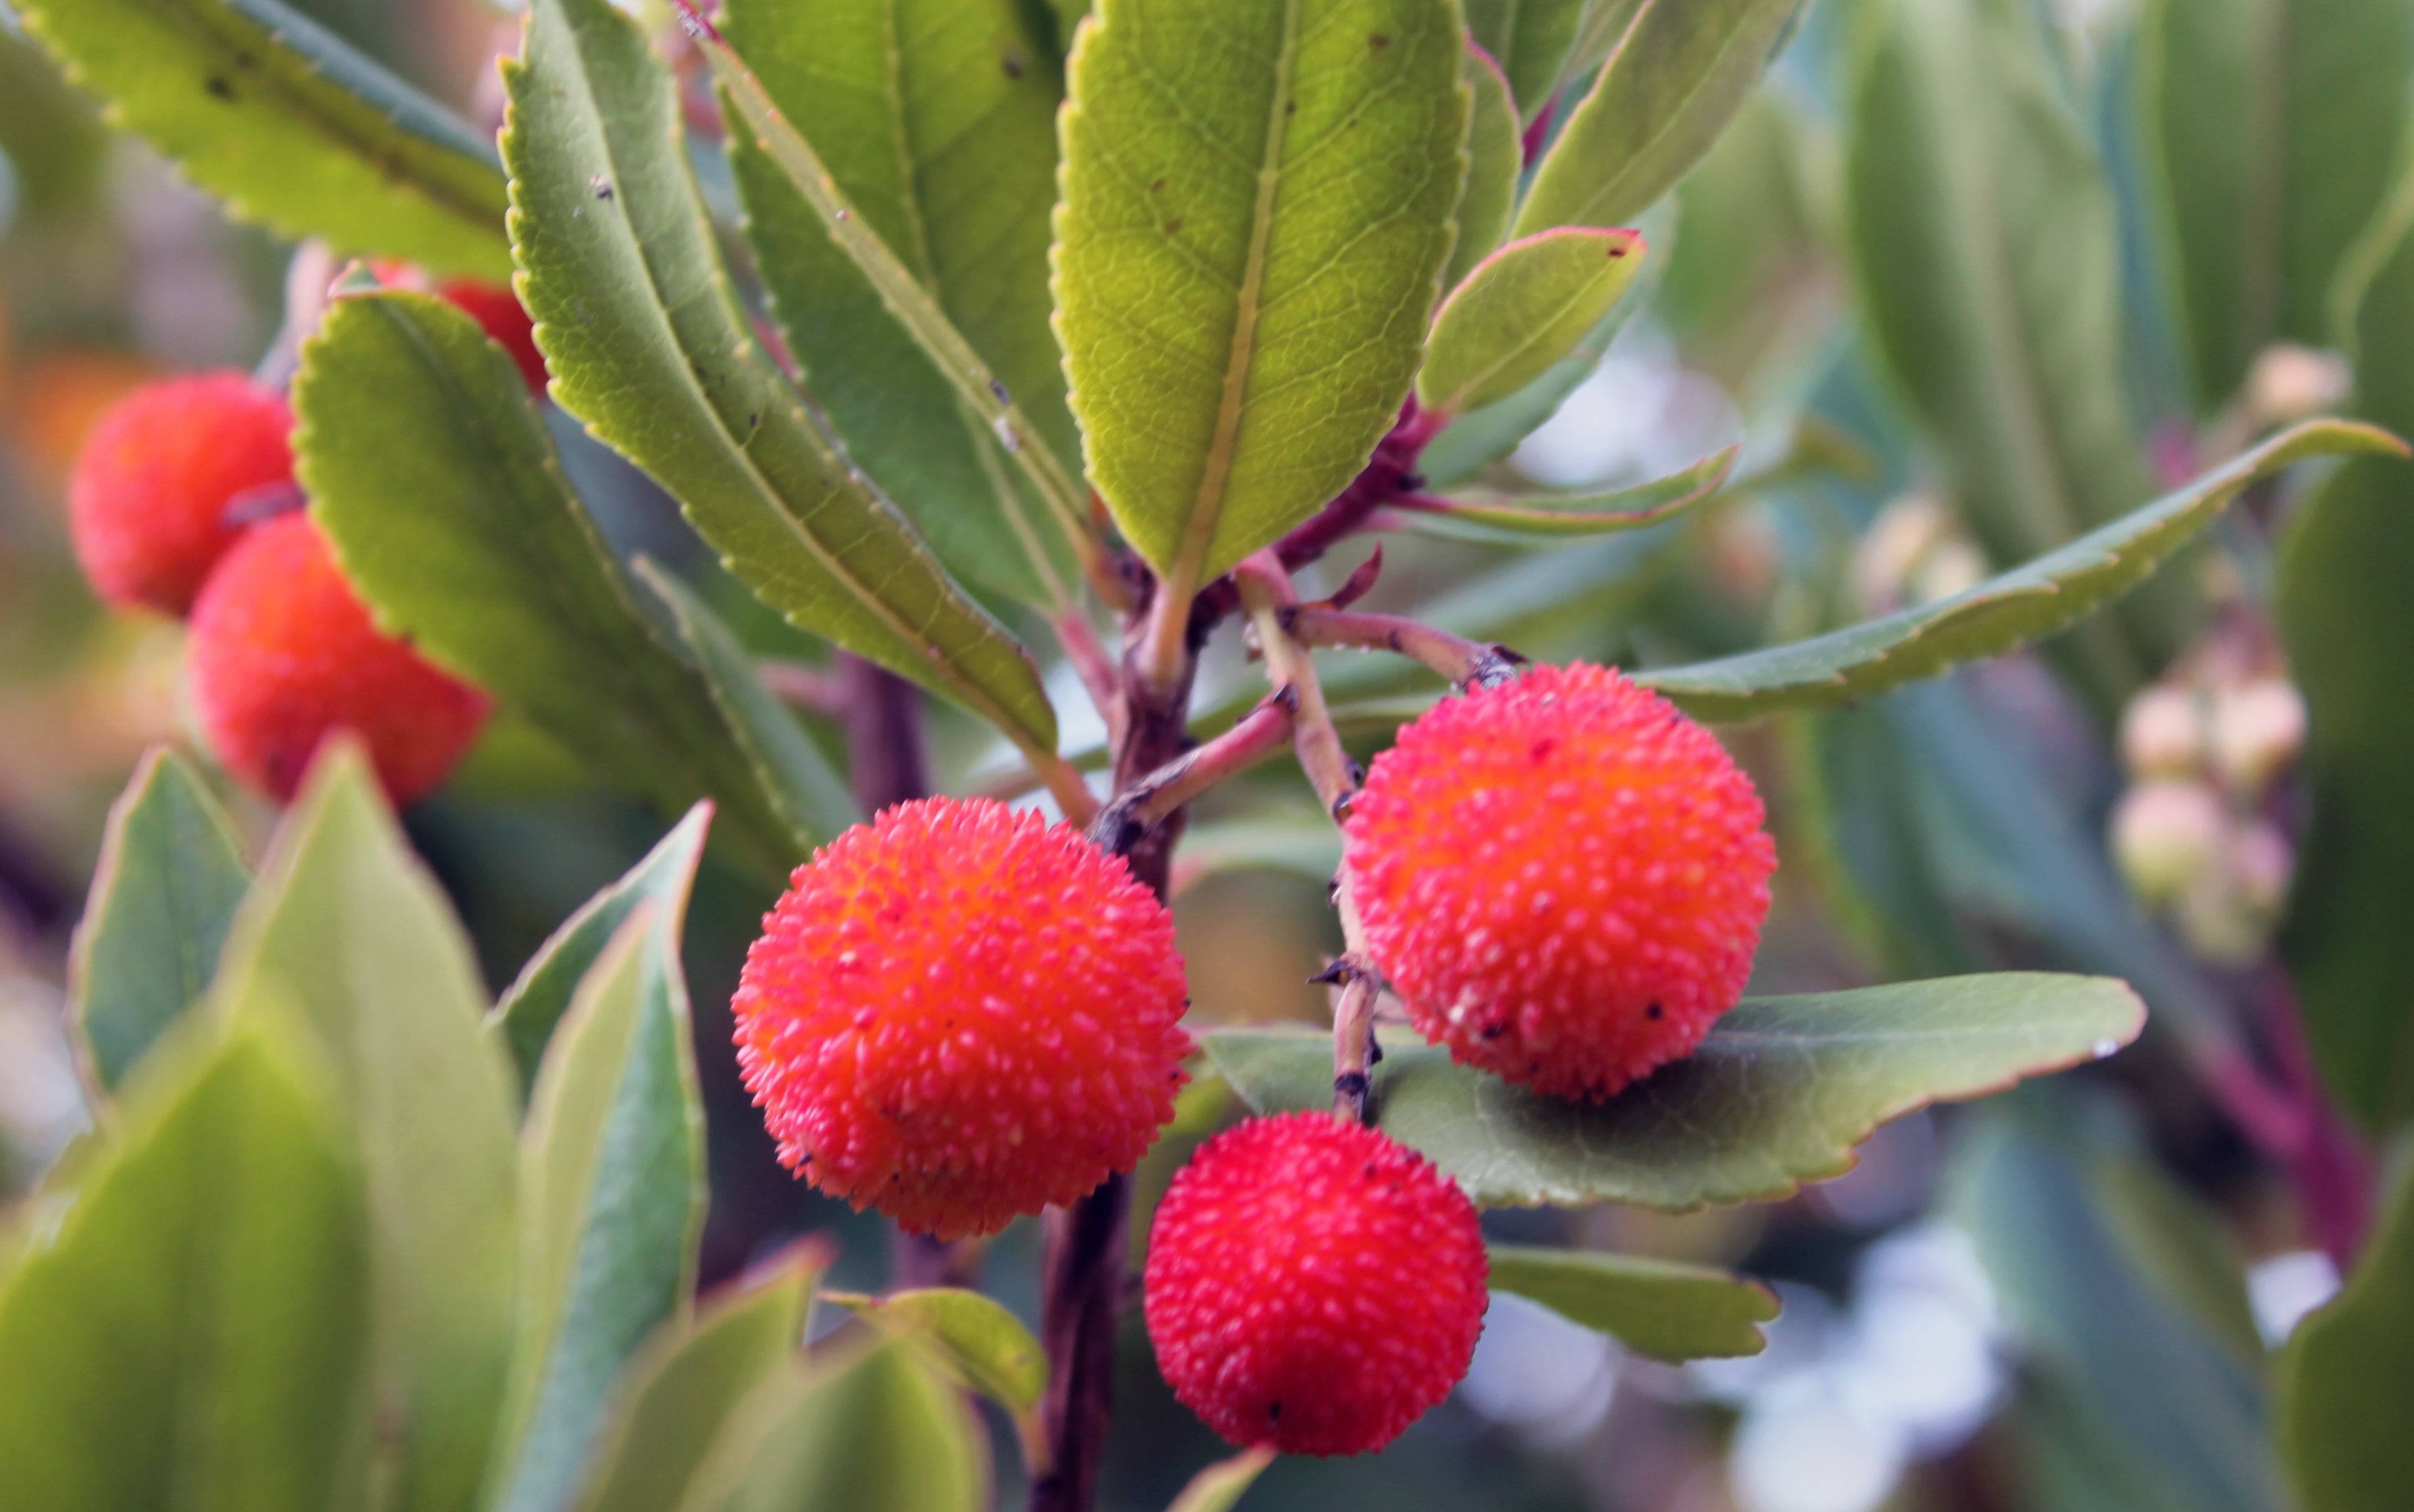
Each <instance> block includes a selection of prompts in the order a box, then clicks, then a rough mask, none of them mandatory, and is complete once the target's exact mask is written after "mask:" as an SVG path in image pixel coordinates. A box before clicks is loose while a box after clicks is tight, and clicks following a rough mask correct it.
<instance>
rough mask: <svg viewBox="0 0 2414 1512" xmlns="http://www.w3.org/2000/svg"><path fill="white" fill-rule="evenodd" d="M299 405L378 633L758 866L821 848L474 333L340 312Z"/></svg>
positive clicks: (349, 305)
mask: <svg viewBox="0 0 2414 1512" xmlns="http://www.w3.org/2000/svg"><path fill="white" fill-rule="evenodd" d="M293 403H294V411H295V413H296V415H297V416H298V418H299V421H300V426H299V428H298V430H297V431H296V433H295V438H294V439H295V448H296V451H297V453H298V455H299V462H298V470H299V473H300V476H301V479H302V483H303V486H304V487H305V488H306V489H307V490H308V491H309V494H310V500H311V503H310V512H311V516H312V518H314V519H316V520H317V521H318V522H319V524H320V528H321V529H323V530H324V531H326V533H327V538H328V540H329V541H330V542H331V543H332V544H333V546H334V548H335V555H336V557H337V559H338V560H339V561H341V562H342V563H343V568H344V576H346V577H347V578H348V579H350V582H351V583H352V585H353V587H355V588H356V589H358V590H359V591H360V593H361V595H362V597H364V598H365V599H366V600H367V601H368V602H369V604H370V605H371V606H372V607H373V608H374V609H375V611H376V612H377V614H378V616H379V619H380V622H381V623H382V624H384V625H385V626H386V627H387V628H389V629H392V630H397V631H399V632H401V633H403V634H406V635H408V636H410V638H411V639H412V641H413V642H414V643H415V644H417V645H418V646H419V647H420V648H421V649H422V650H423V651H425V652H426V653H427V654H428V655H429V656H431V657H433V658H434V659H435V660H437V661H439V662H441V663H443V664H444V665H445V666H448V667H450V668H452V669H453V670H454V671H456V672H458V673H460V674H461V675H462V676H464V677H466V678H468V679H469V680H470V681H474V682H476V683H477V684H478V685H479V686H481V687H483V688H484V689H486V690H487V691H488V692H490V693H492V694H494V695H495V696H497V697H498V698H499V699H501V700H502V701H503V702H504V703H506V704H508V705H509V706H510V707H512V708H514V709H515V710H517V711H520V712H521V713H523V714H525V715H527V716H528V718H529V721H530V722H531V723H533V724H535V725H536V726H538V727H539V728H541V729H543V730H544V731H545V732H546V733H547V734H549V735H551V736H552V737H553V738H554V739H555V740H556V741H559V743H560V745H561V746H562V747H563V748H564V749H565V750H568V751H571V752H573V753H574V754H575V755H577V756H579V757H581V758H582V759H584V760H585V761H586V762H587V763H588V764H589V766H590V767H591V768H593V769H594V771H596V772H597V773H598V775H600V776H602V777H603V778H605V779H606V780H608V781H611V782H613V783H615V784H617V785H618V786H623V787H626V788H628V789H630V790H632V791H634V792H637V793H639V794H642V795H644V796H645V797H646V798H647V799H648V800H649V801H651V802H652V803H653V804H654V805H655V806H656V807H657V808H659V809H661V810H662V811H663V812H665V813H678V812H679V811H680V810H682V809H684V808H686V807H687V806H688V805H689V804H691V803H693V802H694V801H695V800H696V799H697V798H698V797H700V796H704V795H710V796H711V797H712V798H713V799H715V800H717V801H719V802H720V803H722V804H723V805H724V806H725V807H726V808H727V810H728V813H729V820H730V822H729V824H728V825H727V826H726V828H727V830H728V831H729V832H730V833H731V835H732V836H733V837H735V838H736V839H738V840H739V841H740V842H742V843H746V844H749V845H751V846H753V849H754V850H755V852H756V854H757V855H758V856H759V857H760V858H761V859H762V860H763V861H765V862H766V863H767V864H769V865H772V866H776V867H781V868H784V867H786V866H791V865H794V864H795V863H796V862H797V861H799V860H801V859H802V858H803V856H804V855H805V853H806V852H808V851H810V850H811V849H812V846H813V843H814V842H815V841H816V840H818V839H822V838H826V837H827V831H822V830H819V829H817V828H816V827H815V826H813V825H812V823H811V822H809V821H808V820H806V819H805V818H804V817H803V816H799V815H797V814H795V813H794V812H792V811H791V810H789V809H788V808H787V807H785V806H784V805H783V803H782V794H781V793H780V792H779V791H778V789H777V788H776V787H774V786H771V785H769V784H768V783H767V782H766V780H765V778H764V776H763V775H762V774H761V773H760V772H759V771H758V770H757V769H756V767H755V766H754V765H753V763H752V762H750V761H749V760H748V759H747V756H746V753H745V752H744V751H743V750H742V749H741V747H740V737H739V736H738V734H737V733H736V732H735V731H733V729H732V727H731V722H730V721H728V720H726V719H725V718H724V717H723V711H722V710H721V708H720V706H719V705H718V704H716V702H715V701H714V697H713V693H712V690H711V687H710V685H709V683H708V681H707V680H706V678H705V677H703V676H702V675H700V674H699V673H698V672H697V670H696V669H695V668H694V667H693V666H690V665H689V664H688V663H687V662H686V661H683V660H681V658H680V657H679V656H678V654H677V653H675V652H674V651H672V650H671V648H670V647H669V646H668V645H666V644H664V642H663V637H662V636H661V635H660V633H658V632H657V631H656V630H655V628H654V626H653V625H652V624H650V623H648V621H647V620H646V618H645V616H644V614H643V613H642V612H641V611H640V610H639V608H638V606H637V605H636V602H635V601H634V599H633V597H632V596H631V593H630V589H629V583H628V580H627V578H626V576H624V575H623V574H622V572H621V570H620V566H619V563H618V561H616V560H615V559H614V558H613V556H612V553H611V550H610V548H609V547H608V546H605V545H604V542H603V536H602V534H601V533H600V532H598V531H597V530H596V528H595V523H594V521H593V519H592V518H591V517H590V516H589V515H588V513H587V510H586V508H585V506H584V505H582V504H581V503H580V502H579V500H578V497H577V495H576V494H575V493H574V492H573V491H572V490H571V487H570V483H569V480H568V479H567V478H565V477H564V476H563V474H562V471H561V462H560V458H559V457H558V456H557V455H556V454H555V452H554V447H553V442H552V439H551V438H550V437H548V436H547V435H546V434H545V429H544V421H543V420H542V419H541V418H540V416H539V415H538V412H537V410H536V408H535V406H533V405H531V404H530V403H529V401H528V398H527V397H526V385H525V383H524V382H522V381H521V378H520V374H519V369H518V368H517V367H514V365H513V363H512V361H511V359H510V358H509V357H507V356H506V355H505V354H504V353H503V352H502V350H501V349H500V348H499V347H497V346H496V345H495V344H494V343H493V342H492V341H489V340H488V339H486V337H485V335H484V332H482V331H481V330H480V329H479V328H478V326H477V324H476V322H472V321H471V320H470V319H469V316H467V315H465V314H463V313H462V312H461V311H459V310H458V309H455V308H454V307H453V306H451V305H449V304H447V303H445V302H444V301H443V300H440V299H436V298H433V297H431V296H429V295H425V294H413V293H398V292H397V293H380V294H372V295H347V296H346V297H343V298H340V299H338V300H336V301H335V304H334V305H333V307H331V308H329V310H328V311H327V315H326V319H325V322H324V323H323V324H322V325H321V326H320V333H319V335H318V336H317V337H314V338H313V339H312V340H310V341H308V342H306V343H305V345H304V347H303V349H302V366H301V371H300V373H299V374H298V376H297V377H296V378H295V380H294V384H293Z"/></svg>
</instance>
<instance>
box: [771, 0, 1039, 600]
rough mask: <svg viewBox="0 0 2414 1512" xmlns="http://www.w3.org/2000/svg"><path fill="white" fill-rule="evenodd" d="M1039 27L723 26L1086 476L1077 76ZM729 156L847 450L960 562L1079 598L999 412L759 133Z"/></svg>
mask: <svg viewBox="0 0 2414 1512" xmlns="http://www.w3.org/2000/svg"><path fill="white" fill-rule="evenodd" d="M1035 20H1036V18H1034V17H1032V16H1031V15H1030V14H1029V12H1028V11H1027V10H1026V9H1025V7H1023V5H1021V3H1020V0H973V3H972V4H969V5H967V4H964V3H962V0H842V3H840V4H834V5H823V6H821V7H818V8H816V9H815V11H814V12H813V19H812V25H811V26H800V25H798V24H797V14H796V7H794V6H793V5H789V4H786V3H784V0H733V3H731V4H730V5H728V6H727V7H725V11H724V20H723V25H724V27H725V28H726V30H727V34H728V37H729V40H730V44H731V46H733V47H734V48H736V49H737V51H738V53H739V54H740V55H741V56H743V57H744V58H745V60H746V62H747V64H748V65H749V66H751V67H752V68H753V71H754V75H755V77H756V78H757V79H759V80H760V81H761V82H762V86H763V89H764V92H765V93H766V94H767V95H768V97H770V99H771V101H772V103H773V104H775V105H776V106H777V107H778V108H779V110H780V112H781V113H782V115H784V116H786V117H787V119H788V120H789V121H791V122H792V123H794V125H795V127H796V128H797V131H798V132H800V133H801V134H802V135H803V137H804V139H805V140H806V141H807V142H811V143H812V146H813V149H814V151H815V153H816V154H817V155H818V157H820V159H821V162H822V164H823V165H824V166H825V167H826V168H827V170H828V171H829V172H830V175H831V177H832V178H833V179H835V180H836V182H837V187H838V190H839V192H840V193H841V194H842V195H843V196H844V197H845V201H846V203H847V204H848V206H849V207H850V209H851V210H852V212H853V215H854V217H858V218H859V219H860V222H861V224H862V225H863V226H864V227H866V228H868V229H869V231H870V232H872V234H873V235H875V236H877V237H878V238H879V239H880V240H881V242H882V243H883V244H885V246H886V247H887V249H888V250H889V251H890V252H891V253H893V254H894V255H895V258H896V261H897V262H900V263H901V264H902V267H903V270H904V272H905V273H906V274H908V275H910V276H911V277H912V278H913V280H914V281H915V282H916V284H917V285H918V286H919V288H920V289H921V291H923V292H926V293H927V295H928V297H929V298H930V299H931V302H932V303H933V304H935V305H936V307H937V308H938V310H939V311H940V313H941V314H942V316H943V317H944V318H945V319H946V320H947V321H948V322H952V323H953V324H954V326H955V327H956V329H957V330H959V331H961V333H962V334H963V337H964V339H965V340H966V341H968V342H969V343H970V344H971V346H972V348H973V349H974V350H975V351H976V352H978V353H979V355H980V357H981V358H982V359H984V360H985V361H986V363H987V364H988V366H989V367H990V368H991V370H993V371H994V372H995V373H996V375H997V379H998V382H1001V383H1003V384H1005V385H1006V391H1007V392H1009V393H1011V394H1012V395H1013V396H1014V397H1015V399H1016V401H1017V403H1018V404H1019V405H1020V407H1021V411H1022V412H1023V414H1024V415H1026V416H1027V417H1029V419H1030V422H1031V424H1032V425H1033V426H1034V427H1036V431H1037V436H1036V438H1035V439H1036V442H1038V443H1039V444H1042V445H1045V446H1047V447H1048V448H1050V450H1051V452H1053V454H1054V456H1055V458H1056V460H1057V461H1058V463H1059V464H1060V469H1059V471H1060V472H1065V473H1066V475H1067V476H1069V475H1070V473H1071V472H1075V471H1078V470H1079V467H1080V437H1079V436H1078V434H1077V433H1076V432H1075V430H1074V428H1073V418H1072V413H1071V412H1070V411H1068V410H1067V409H1066V408H1065V374H1064V368H1063V367H1062V364H1061V360H1060V359H1059V357H1058V355H1057V352H1056V338H1055V337H1054V335H1053V334H1052V333H1051V331H1050V330H1049V327H1048V315H1049V303H1048V213H1049V207H1050V206H1051V205H1052V204H1053V203H1054V202H1055V199H1056V105H1057V101H1058V99H1059V97H1060V96H1061V94H1062V83H1063V75H1062V70H1061V69H1060V68H1059V67H1058V64H1057V59H1056V55H1055V53H1054V52H1052V51H1051V49H1049V48H1048V47H1046V46H1044V45H1043V44H1042V42H1041V41H1040V39H1039V37H1037V36H1036V33H1035V32H1034V30H1033V22H1034V21H1035ZM909 39H910V45H909ZM729 141H730V166H731V168H732V169H733V171H734V172H736V174H737V179H738V189H739V191H740V193H741V194H742V195H743V197H744V199H745V202H746V207H747V212H748V221H747V234H748V236H749V238H750V239H751V240H752V241H753V246H754V248H755V257H756V261H757V262H758V263H759V264H760V265H761V267H762V271H763V278H764V282H765V284H766V285H767V288H768V290H769V292H770V296H771V306H772V308H773V310H774V311H775V312H776V313H777V314H778V316H779V318H780V323H781V328H782V331H784V332H785V333H786V335H787V337H788V346H789V348H790V350H791V351H793V352H795V353H796V354H797V361H798V362H799V363H800V364H802V366H803V367H804V371H805V382H806V385H807V386H808V387H809V388H810V389H811V390H812V395H813V397H814V399H815V401H816V402H818V403H819V404H820V405H821V407H822V410H823V412H825V413H827V415H828V416H829V418H830V420H831V423H832V424H833V425H834V426H835V427H836V428H837V430H838V432H839V434H840V436H841V437H842V438H843V439H844V440H845V442H846V445H847V454H848V455H849V456H850V457H854V458H855V459H856V461H857V462H858V463H860V464H861V465H862V466H863V467H864V468H865V469H866V470H867V471H869V472H871V473H872V476H873V477H875V478H877V479H879V480H880V483H881V486H882V487H884V488H886V489H887V492H888V495H889V497H890V498H892V499H894V500H895V501H896V502H897V503H898V505H899V507H901V508H902V509H903V510H904V511H905V512H906V514H907V515H909V516H912V517H913V520H914V522H915V523H916V525H918V526H920V527H921V530H922V533H923V534H924V535H926V536H928V537H929V538H930V541H931V548H932V549H933V550H935V551H937V552H938V554H939V556H940V558H941V559H942V560H944V561H946V563H947V564H948V566H949V567H951V568H953V569H954V570H956V571H957V572H959V573H961V574H964V575H967V576H972V577H975V578H977V579H978V580H980V581H982V582H984V583H988V584H991V585H992V586H994V587H996V588H998V589H1000V590H1002V591H1006V592H1010V593H1015V594H1018V595H1020V596H1021V597H1023V598H1026V599H1030V600H1034V601H1036V602H1039V603H1051V602H1064V601H1065V599H1066V597H1067V590H1066V589H1065V587H1064V584H1065V582H1066V581H1068V580H1069V575H1070V570H1071V567H1072V563H1071V561H1070V558H1069V557H1068V555H1067V554H1066V552H1065V535H1064V529H1065V527H1064V522H1063V521H1062V520H1060V519H1056V518H1052V517H1051V516H1049V515H1048V514H1047V510H1048V508H1049V505H1048V502H1047V501H1046V500H1045V499H1044V498H1043V497H1041V496H1040V495H1039V494H1038V493H1037V492H1036V490H1035V489H1033V488H1032V487H1031V486H1030V484H1029V483H1028V481H1026V480H1020V479H1019V477H1018V472H1019V470H1018V469H1017V468H1016V467H1015V466H1014V464H1013V461H1012V459H1011V458H1009V457H1004V456H1001V455H1000V454H999V450H998V442H997V438H996V436H995V434H994V433H993V432H992V431H991V428H990V423H989V419H988V417H986V416H985V415H983V414H982V413H980V412H977V411H976V410H974V409H972V408H971V407H970V406H969V405H967V404H966V403H965V402H964V400H963V399H962V398H961V397H960V396H959V395H958V394H957V393H956V391H955V388H954V386H953V385H952V384H951V383H950V382H949V381H948V379H947V377H946V375H945V374H944V373H942V372H941V371H940V370H939V369H938V368H937V367H934V366H933V365H932V362H931V357H930V356H929V355H928V354H927V353H926V352H924V351H923V350H922V348H921V346H920V344H919V343H918V342H917V341H916V338H915V337H914V334H913V333H912V332H911V331H910V330H908V329H907V328H906V327H905V326H904V325H902V324H901V323H900V322H899V321H898V320H897V318H896V317H895V316H893V315H892V314H890V312H889V310H888V308H887V306H886V305H885V304H884V303H883V301H882V296H881V293H880V292H879V290H878V289H877V288H875V287H874V286H873V284H872V280H871V279H870V278H868V277H866V276H865V275H864V273H863V271H862V269H860V268H859V267H857V264H856V262H855V259H854V257H853V256H851V255H850V254H849V252H848V251H847V250H846V249H845V248H843V247H841V246H840V245H839V244H838V243H837V242H836V241H834V240H833V239H832V238H831V235H830V232H829V229H828V228H829V227H830V226H831V224H832V222H831V221H830V219H829V218H828V216H827V214H826V213H825V212H824V211H822V210H820V209H817V208H816V207H815V206H814V205H813V204H812V202H810V201H808V200H807V199H806V197H805V196H804V195H803V194H802V193H801V192H799V191H798V189H797V186H796V185H795V184H794V183H792V182H791V181H790V180H789V178H788V176H787V174H786V173H785V172H783V171H782V169H781V167H780V165H779V163H777V162H776V161H774V160H773V158H772V157H771V156H770V155H769V154H768V153H767V152H766V151H765V150H764V149H763V148H762V147H760V146H757V145H756V144H755V143H754V140H753V137H752V136H751V135H749V134H748V133H747V132H745V131H744V130H738V131H733V132H732V133H731V135H730V139H729ZM1035 562H1037V563H1039V564H1040V567H1044V568H1045V572H1044V573H1043V572H1042V571H1041V570H1039V568H1036V567H1035Z"/></svg>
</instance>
